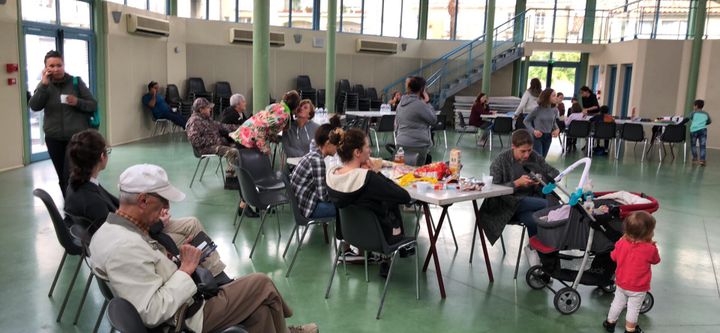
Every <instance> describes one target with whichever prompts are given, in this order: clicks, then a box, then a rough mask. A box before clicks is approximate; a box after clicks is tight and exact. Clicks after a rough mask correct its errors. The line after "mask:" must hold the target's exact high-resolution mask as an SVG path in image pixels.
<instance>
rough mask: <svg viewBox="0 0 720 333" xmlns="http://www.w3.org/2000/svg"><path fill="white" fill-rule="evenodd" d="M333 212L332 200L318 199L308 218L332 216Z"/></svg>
mask: <svg viewBox="0 0 720 333" xmlns="http://www.w3.org/2000/svg"><path fill="white" fill-rule="evenodd" d="M335 214H336V211H335V205H334V204H333V203H332V202H324V201H319V202H318V203H317V205H316V206H315V210H313V212H312V214H310V218H311V219H321V218H325V217H334V216H335Z"/></svg>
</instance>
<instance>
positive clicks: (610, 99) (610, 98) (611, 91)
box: [605, 65, 617, 114]
mask: <svg viewBox="0 0 720 333" xmlns="http://www.w3.org/2000/svg"><path fill="white" fill-rule="evenodd" d="M608 70H609V71H610V74H609V75H608V88H607V102H606V103H605V105H607V107H608V109H609V110H610V114H613V106H614V105H615V87H616V85H617V82H616V81H617V66H616V65H609V66H608Z"/></svg>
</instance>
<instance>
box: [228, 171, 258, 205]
mask: <svg viewBox="0 0 720 333" xmlns="http://www.w3.org/2000/svg"><path fill="white" fill-rule="evenodd" d="M233 167H234V168H235V176H237V178H238V182H239V183H240V196H241V197H242V198H243V200H244V201H245V202H247V203H248V204H249V205H250V206H253V207H255V208H259V209H265V207H264V206H263V203H262V201H261V200H260V194H259V193H258V189H257V187H256V186H255V181H254V180H253V178H252V176H250V173H249V172H248V171H247V170H246V169H244V168H242V167H240V166H239V165H236V164H233Z"/></svg>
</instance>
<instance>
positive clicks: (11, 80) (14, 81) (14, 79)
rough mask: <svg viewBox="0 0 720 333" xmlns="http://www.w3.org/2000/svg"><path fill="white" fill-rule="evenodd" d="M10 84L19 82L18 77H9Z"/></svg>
mask: <svg viewBox="0 0 720 333" xmlns="http://www.w3.org/2000/svg"><path fill="white" fill-rule="evenodd" d="M7 82H8V85H9V86H14V85H16V84H17V79H16V78H14V77H11V78H8V80H7Z"/></svg>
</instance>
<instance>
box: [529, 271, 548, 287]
mask: <svg viewBox="0 0 720 333" xmlns="http://www.w3.org/2000/svg"><path fill="white" fill-rule="evenodd" d="M548 278H549V276H547V274H545V272H543V270H542V266H540V265H535V266H533V267H530V269H528V271H527V273H526V274H525V282H527V284H528V286H530V288H532V289H536V290H537V289H542V288H545V286H546V285H547V281H548V280H549V279H548Z"/></svg>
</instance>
